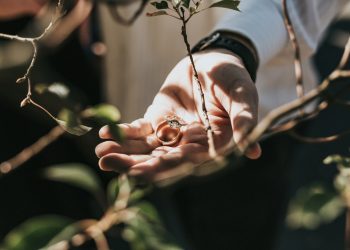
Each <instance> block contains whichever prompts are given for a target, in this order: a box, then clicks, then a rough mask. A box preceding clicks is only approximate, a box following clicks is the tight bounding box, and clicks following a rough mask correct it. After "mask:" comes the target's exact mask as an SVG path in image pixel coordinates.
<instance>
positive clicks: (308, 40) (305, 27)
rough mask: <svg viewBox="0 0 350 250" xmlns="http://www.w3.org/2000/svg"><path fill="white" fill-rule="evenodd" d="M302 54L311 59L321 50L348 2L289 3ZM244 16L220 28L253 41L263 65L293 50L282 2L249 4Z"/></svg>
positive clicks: (294, 0)
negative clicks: (323, 41) (336, 19)
mask: <svg viewBox="0 0 350 250" xmlns="http://www.w3.org/2000/svg"><path fill="white" fill-rule="evenodd" d="M287 3H288V10H289V12H290V16H291V19H292V22H293V26H294V27H295V30H296V33H297V38H298V41H299V43H300V47H301V52H302V55H303V56H304V57H309V56H310V55H311V54H312V53H313V52H314V51H315V50H316V48H317V45H318V44H319V41H320V39H321V37H322V34H323V33H324V31H325V29H326V28H327V26H328V25H329V23H330V22H331V21H332V20H333V18H334V17H335V16H336V14H337V13H338V12H339V11H340V10H341V8H342V7H343V6H344V5H345V4H346V3H347V1H346V0H333V1H328V0H307V1H305V0H288V1H287ZM240 9H241V12H236V13H235V12H231V13H229V14H228V15H227V16H225V18H223V19H222V21H221V22H220V23H219V24H218V25H217V26H216V28H215V30H225V31H229V32H232V33H236V34H240V35H242V36H244V37H247V38H248V39H249V40H251V41H252V42H253V44H254V46H255V47H256V49H257V52H258V55H259V59H260V62H261V63H262V64H264V63H266V62H268V61H270V60H271V59H272V58H275V57H276V55H278V54H284V53H281V52H283V51H284V50H288V49H290V47H289V46H287V45H288V41H289V39H288V34H287V30H286V28H285V25H284V21H283V14H282V1H281V0H275V1H273V0H259V1H255V0H245V1H242V3H241V5H240Z"/></svg>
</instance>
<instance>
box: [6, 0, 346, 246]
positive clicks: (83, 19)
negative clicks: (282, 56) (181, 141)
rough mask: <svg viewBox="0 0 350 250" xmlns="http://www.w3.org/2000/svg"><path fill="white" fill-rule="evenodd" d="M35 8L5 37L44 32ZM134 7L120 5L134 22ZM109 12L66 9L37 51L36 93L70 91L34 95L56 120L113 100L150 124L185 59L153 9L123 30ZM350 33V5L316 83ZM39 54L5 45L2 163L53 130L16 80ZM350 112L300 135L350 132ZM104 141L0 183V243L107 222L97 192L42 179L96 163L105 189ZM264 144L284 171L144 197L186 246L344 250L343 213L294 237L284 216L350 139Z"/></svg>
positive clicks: (55, 149)
mask: <svg viewBox="0 0 350 250" xmlns="http://www.w3.org/2000/svg"><path fill="white" fill-rule="evenodd" d="M39 2H40V8H38V9H34V10H28V11H24V12H23V13H21V14H20V15H14V16H11V17H8V18H2V19H0V32H1V33H7V34H19V35H21V36H24V37H26V36H28V37H33V36H35V35H39V34H40V33H41V32H42V30H43V28H44V27H45V26H46V25H47V23H48V22H49V20H50V17H51V15H52V11H51V12H50V7H48V6H47V3H46V2H45V1H39ZM107 2H108V1H107ZM110 2H113V1H110ZM138 5H139V3H138V2H136V3H134V4H133V5H132V6H114V7H113V8H119V9H120V12H121V13H122V14H123V15H125V17H130V16H132V14H133V13H134V12H135V11H136V9H137V8H138ZM110 6H111V3H108V4H107V3H106V2H104V1H101V2H98V3H92V2H90V1H66V3H65V8H67V14H66V16H65V17H63V19H62V21H61V22H60V23H59V24H58V26H57V28H56V29H55V30H54V32H52V33H51V34H50V35H49V36H48V37H47V38H46V39H44V40H42V41H41V42H40V44H39V54H38V58H37V62H36V64H35V67H34V68H33V73H32V77H31V79H32V82H33V84H34V85H35V86H39V87H40V86H52V84H55V83H64V85H65V86H67V87H68V89H69V91H70V92H69V98H68V99H67V100H62V99H61V98H59V97H58V96H57V95H55V94H53V93H50V91H48V92H45V93H43V94H40V93H39V92H40V91H39V92H38V93H35V94H34V97H35V99H36V100H37V101H38V102H39V103H40V104H41V105H43V106H44V107H46V108H47V109H48V110H49V111H50V112H51V113H52V114H55V115H57V114H58V113H59V112H60V110H62V108H64V107H67V106H68V107H70V108H72V109H77V110H79V109H82V108H85V107H89V106H93V105H96V104H99V103H102V102H108V103H111V104H113V105H115V106H117V107H118V109H119V110H120V112H121V114H122V118H121V122H130V121H132V120H134V119H136V118H138V117H140V116H142V114H143V113H144V111H145V107H147V106H148V105H149V104H150V103H151V101H152V99H153V97H154V95H155V94H156V93H157V91H158V89H159V88H160V86H161V84H162V83H163V81H164V79H165V77H166V76H167V73H168V72H169V71H170V70H171V69H172V67H173V66H174V65H175V64H176V63H177V62H178V61H179V60H180V59H181V58H183V57H184V56H185V55H186V53H185V46H184V44H183V42H182V39H181V37H180V25H179V24H178V23H176V22H175V21H174V20H171V19H167V18H147V17H146V16H145V13H146V11H147V10H146V11H144V13H143V14H141V16H140V17H139V18H138V20H137V21H136V22H135V24H134V25H133V26H131V27H126V26H124V25H122V24H119V23H118V22H116V21H115V19H114V18H113V15H112V14H111V10H110V9H111V7H110ZM112 6H113V5H112ZM224 13H225V11H223V10H213V11H208V12H205V13H202V14H200V15H199V16H198V17H197V18H195V19H194V21H193V22H192V23H191V24H190V29H189V34H190V40H191V43H192V44H194V43H195V42H197V41H198V40H200V39H201V38H202V37H204V36H206V35H207V34H209V33H210V31H211V30H212V28H213V27H214V25H215V23H216V22H217V20H218V19H220V17H222V15H223V14H224ZM349 33H350V8H348V9H347V10H345V11H344V13H343V14H342V15H341V17H340V18H339V19H338V20H336V21H335V22H334V24H333V25H332V26H331V27H330V28H329V31H328V34H327V36H326V38H325V40H324V42H323V43H322V45H321V46H320V49H319V51H318V52H317V54H316V56H315V57H314V62H315V66H316V68H317V71H318V73H319V79H323V78H324V77H325V76H327V75H328V74H329V73H330V72H331V71H332V70H333V69H334V68H335V67H336V65H337V64H338V62H339V60H340V57H341V55H342V52H343V48H344V45H345V43H346V40H347V37H348V35H349ZM31 57H32V47H31V46H30V45H28V44H24V43H19V42H14V41H6V40H0V113H1V114H2V118H1V123H0V138H1V142H2V143H1V145H0V147H1V148H0V152H1V153H0V162H4V161H6V160H8V159H9V158H11V157H13V156H14V155H16V154H17V153H18V152H20V151H21V150H22V149H24V148H25V147H27V146H29V145H31V144H32V143H33V142H35V141H36V140H38V139H39V138H40V137H42V136H43V135H45V134H46V133H48V132H49V131H50V129H52V128H53V127H55V126H56V123H55V121H53V120H52V119H51V118H50V117H48V116H47V115H46V114H45V113H44V112H42V111H41V110H38V109H36V108H35V107H33V106H31V105H28V106H26V107H24V108H20V103H21V101H22V99H23V98H24V97H25V96H26V91H27V89H26V87H25V85H24V84H22V85H21V84H16V79H17V78H18V77H20V76H22V75H23V74H24V72H25V71H26V69H27V67H28V64H29V63H30V60H31ZM347 114H348V112H347V110H346V109H342V108H340V107H334V108H332V109H329V110H328V111H326V112H324V113H322V115H321V116H320V117H319V118H318V119H317V121H314V122H310V123H308V124H305V125H304V126H303V127H302V128H301V129H302V130H303V132H304V133H306V134H308V135H315V136H316V135H320V134H332V133H333V132H336V131H339V130H342V129H345V128H348V127H349V126H350V118H349V116H348V115H347ZM98 141H99V140H98V128H95V129H93V130H92V131H91V132H89V133H88V134H86V135H84V136H81V137H76V136H72V135H64V136H62V137H60V138H59V139H58V140H57V141H55V142H54V143H52V145H50V146H48V147H47V148H45V149H44V150H43V151H42V152H41V153H39V154H38V155H36V156H34V157H33V158H31V159H30V160H29V161H27V162H25V164H23V166H21V167H20V168H18V169H17V170H15V171H13V172H11V173H10V174H7V175H4V176H1V177H0V201H1V203H0V204H1V205H0V239H3V238H4V237H5V236H6V235H7V234H8V232H10V231H11V230H12V229H13V228H15V227H16V226H17V225H19V224H21V223H22V222H24V221H26V220H27V219H29V218H32V217H35V216H38V215H44V214H58V215H61V216H64V217H68V218H71V219H72V220H74V221H75V220H80V219H84V218H99V217H100V216H101V215H102V214H103V212H104V211H103V209H102V208H101V207H100V206H99V204H97V202H96V200H95V198H94V197H91V195H90V194H89V193H87V192H85V191H83V190H79V189H77V188H75V187H72V186H69V185H66V184H64V183H60V182H53V181H50V180H48V179H47V178H45V177H44V174H43V173H44V170H45V169H46V168H47V167H48V166H52V165H58V164H66V163H72V162H76V163H80V164H85V165H87V166H89V169H90V170H91V171H92V172H94V174H96V175H97V176H98V178H99V179H100V181H101V183H102V184H101V185H102V186H103V188H106V186H107V183H108V182H109V181H110V180H111V179H112V178H114V177H115V175H116V174H115V173H106V172H102V171H101V170H100V169H99V168H98V165H97V161H98V159H97V158H96V157H95V153H94V148H95V146H96V145H97V143H98ZM275 142H278V143H281V142H285V143H286V144H285V145H284V146H285V148H286V150H285V154H286V155H279V156H276V155H274V153H273V149H274V148H276V147H280V146H281V145H277V144H276V143H275ZM262 144H263V147H266V148H270V149H271V150H269V151H268V153H267V154H264V155H263V160H264V161H268V162H271V165H274V166H275V165H278V166H279V167H278V168H277V169H276V168H268V169H264V168H262V167H261V165H259V161H257V162H248V161H247V160H243V162H242V163H241V164H245V165H247V166H248V167H245V168H240V169H239V170H231V169H229V170H227V171H226V172H225V174H219V175H218V176H214V177H212V178H206V179H203V180H197V181H195V182H191V183H187V182H186V183H183V184H179V185H177V186H176V187H174V188H171V189H170V190H168V189H167V190H158V189H156V190H155V191H154V192H153V193H151V194H150V195H149V196H148V197H147V199H148V200H150V201H152V202H153V204H155V205H156V207H157V208H158V210H159V211H160V213H161V216H162V218H163V220H164V222H165V224H166V225H167V227H168V230H169V231H170V232H171V233H172V234H173V235H174V236H175V238H176V239H177V240H178V241H179V242H180V245H181V246H182V247H183V248H185V249H214V248H216V249H223V250H224V249H260V250H263V249H276V250H295V249H298V250H312V249H315V250H316V249H317V250H323V249H324V250H329V249H335V250H336V249H344V228H345V217H344V216H342V217H339V218H338V219H336V220H335V221H334V222H332V223H328V224H326V225H322V226H321V227H319V228H318V229H316V230H302V229H298V230H291V229H288V228H287V227H286V224H285V223H284V221H285V218H284V215H285V213H286V211H287V204H288V201H289V199H290V198H291V197H294V195H295V193H296V192H297V190H298V189H299V188H300V187H303V186H305V185H309V184H310V183H314V182H323V183H325V185H327V186H332V183H333V178H334V175H335V174H336V169H335V168H329V167H325V166H324V165H323V163H322V161H323V159H324V158H325V157H327V156H328V155H330V154H334V153H337V154H344V155H349V138H344V139H341V140H340V141H338V142H335V143H329V144H322V145H306V144H302V143H299V142H296V141H292V140H291V139H290V138H287V136H285V135H280V136H278V138H272V139H270V140H267V141H265V142H263V143H262ZM289 148H293V150H289ZM286 158H288V159H289V160H288V161H286ZM111 241H112V242H114V243H113V244H114V245H115V249H128V246H127V245H128V244H127V243H126V242H125V241H124V240H122V239H121V238H118V237H117V236H115V237H114V238H113V239H111ZM90 248H92V249H93V247H92V246H86V247H84V248H82V249H90ZM113 249H114V248H113Z"/></svg>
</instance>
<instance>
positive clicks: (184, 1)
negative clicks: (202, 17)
mask: <svg viewBox="0 0 350 250" xmlns="http://www.w3.org/2000/svg"><path fill="white" fill-rule="evenodd" d="M182 6H184V7H185V8H186V9H188V8H189V7H190V0H182Z"/></svg>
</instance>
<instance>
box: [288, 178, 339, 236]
mask: <svg viewBox="0 0 350 250" xmlns="http://www.w3.org/2000/svg"><path fill="white" fill-rule="evenodd" d="M344 208H345V204H344V202H343V200H342V199H341V198H340V197H339V195H338V194H337V193H335V192H333V191H330V190H328V189H327V188H326V187H324V186H323V185H321V184H313V185H311V186H309V187H306V188H302V189H300V190H299V191H298V193H297V195H296V197H295V198H294V199H293V200H292V201H291V202H290V205H289V209H288V215H287V223H288V225H289V226H290V227H291V228H295V229H297V228H306V229H315V228H317V227H319V226H320V225H321V224H323V223H328V222H331V221H333V220H334V219H335V218H337V217H338V216H339V215H340V214H341V213H342V212H343V210H344Z"/></svg>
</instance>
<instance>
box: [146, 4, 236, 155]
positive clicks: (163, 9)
mask: <svg viewBox="0 0 350 250" xmlns="http://www.w3.org/2000/svg"><path fill="white" fill-rule="evenodd" d="M202 2H203V1H202V0H197V1H196V0H192V1H190V0H166V1H165V0H162V1H156V2H151V4H152V5H153V6H154V7H155V8H156V9H157V10H158V11H156V12H153V13H147V15H148V16H161V15H165V16H169V17H172V18H175V19H177V20H180V21H181V23H182V26H181V35H182V37H183V40H184V43H185V45H186V50H187V53H188V57H189V59H190V61H191V65H192V69H193V76H194V82H195V84H196V88H197V91H198V93H199V95H200V101H201V108H202V113H201V118H202V121H203V123H204V126H205V128H206V131H207V137H208V144H209V150H208V152H209V156H210V158H212V159H214V158H217V157H218V153H217V152H216V149H215V144H214V136H213V135H214V134H213V130H212V127H211V125H210V120H209V116H208V110H207V106H206V101H205V95H204V92H203V85H202V83H201V81H200V79H199V75H198V71H197V68H196V65H195V63H194V59H193V55H192V52H191V46H190V44H189V41H188V34H187V23H188V22H189V21H190V20H191V18H192V17H193V16H195V15H196V14H198V13H200V12H201V11H203V10H206V9H209V8H214V7H223V8H228V9H233V10H238V5H239V3H240V1H234V0H223V1H218V2H216V3H213V4H211V5H210V6H209V7H206V8H204V9H201V7H202Z"/></svg>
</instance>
